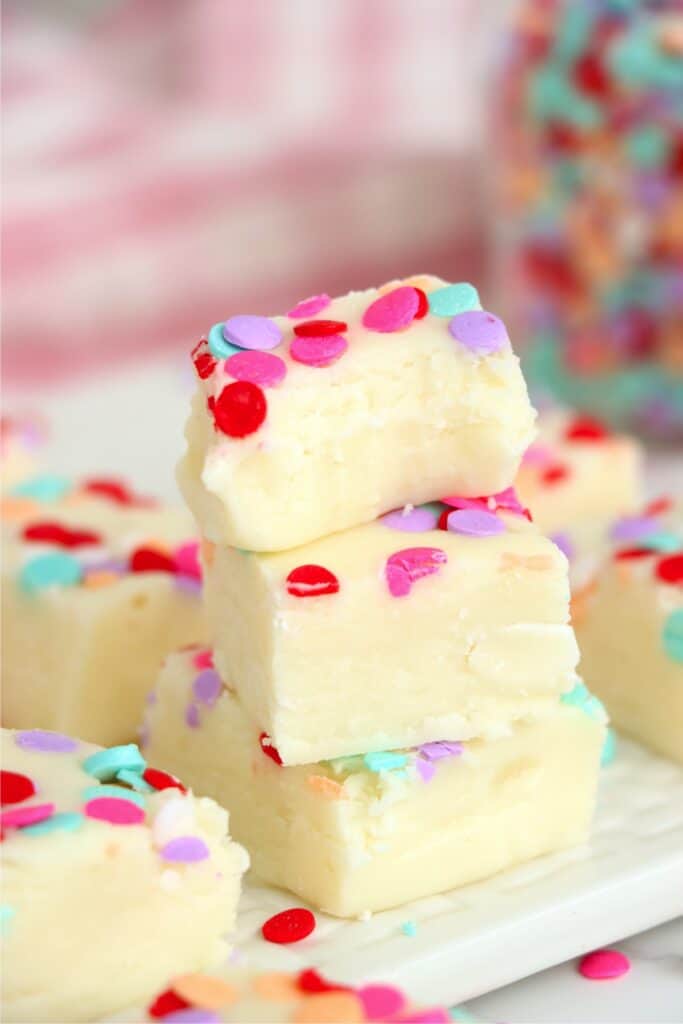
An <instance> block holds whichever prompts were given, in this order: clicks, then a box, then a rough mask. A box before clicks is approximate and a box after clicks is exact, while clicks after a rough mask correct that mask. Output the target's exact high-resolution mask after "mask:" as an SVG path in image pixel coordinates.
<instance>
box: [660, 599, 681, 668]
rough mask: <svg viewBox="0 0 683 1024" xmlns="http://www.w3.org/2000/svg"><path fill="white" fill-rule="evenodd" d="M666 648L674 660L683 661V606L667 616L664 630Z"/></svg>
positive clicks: (663, 639) (663, 638)
mask: <svg viewBox="0 0 683 1024" xmlns="http://www.w3.org/2000/svg"><path fill="white" fill-rule="evenodd" d="M662 643H663V645H664V650H665V651H666V653H667V654H668V656H669V657H670V658H672V659H673V660H674V661H679V662H683V608H676V609H675V610H674V611H672V612H671V614H670V615H668V616H667V619H666V621H665V623H664V629H663V630H662Z"/></svg>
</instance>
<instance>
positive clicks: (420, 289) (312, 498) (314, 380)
mask: <svg viewBox="0 0 683 1024" xmlns="http://www.w3.org/2000/svg"><path fill="white" fill-rule="evenodd" d="M330 332H333V333H330ZM194 360H195V366H196V368H197V372H198V376H199V387H198V393H197V395H196V398H195V401H194V405H193V409H192V413H191V416H190V419H189V422H188V426H187V434H186V436H187V453H186V455H185V458H184V459H183V461H182V463H181V465H180V467H179V482H180V486H181V489H182V491H183V493H184V495H185V498H186V500H187V503H188V505H189V506H190V509H191V510H192V512H193V514H194V516H195V518H196V520H197V522H198V523H199V526H200V528H201V531H202V533H203V534H204V535H205V536H206V537H207V538H208V539H209V540H212V541H214V542H219V543H227V544H231V545H234V546H235V547H241V548H246V549H250V550H256V551H280V550H284V549H286V548H291V547H294V546H295V545H299V544H304V543H306V542H308V541H311V540H315V539H316V538H318V537H323V536H326V535H328V534H330V533H334V532H335V531H337V530H343V529H346V528H348V527H351V526H356V525H358V524H360V523H364V522H370V521H372V520H373V519H375V518H376V517H377V516H378V515H380V514H381V513H383V512H386V511H388V510H390V509H392V508H396V507H398V506H401V505H404V504H405V503H407V502H413V503H419V502H424V501H428V500H431V499H433V498H434V497H435V496H436V495H439V494H449V493H458V494H464V495H472V496H478V495H481V494H491V493H494V492H495V491H499V490H501V489H502V488H504V487H506V486H508V485H509V484H510V482H511V481H512V480H513V478H514V475H515V472H516V471H517V468H518V465H519V461H520V458H521V456H522V453H523V452H524V451H525V449H526V448H527V447H528V445H529V444H530V443H531V441H532V440H533V436H534V429H533V423H534V415H535V414H534V412H533V410H532V408H531V406H530V404H529V399H528V396H527V391H526V386H525V384H524V379H523V377H522V374H521V371H520V368H519V362H518V360H517V357H516V356H515V355H514V353H513V351H512V348H511V346H510V342H509V339H508V337H507V334H506V331H505V328H504V326H503V324H502V323H501V322H500V321H499V320H498V318H497V317H495V316H493V315H492V314H490V313H486V312H484V311H482V310H481V307H480V305H479V300H478V297H477V293H476V291H475V289H474V288H472V286H471V285H466V284H458V285H450V286H446V285H445V284H444V282H443V281H441V280H440V279H439V278H436V277H429V276H424V277H415V278H410V279H408V280H406V281H394V282H392V283H390V284H388V285H385V286H384V287H383V288H381V289H370V290H369V291H365V292H352V293H351V294H350V295H347V296H344V297H342V298H338V299H334V300H330V299H329V297H327V296H318V297H317V298H316V299H315V300H310V301H309V302H307V303H303V304H300V305H299V307H297V308H296V309H295V310H292V311H290V313H289V314H288V316H284V317H283V316H279V317H273V318H266V317H252V316H235V317H231V318H230V319H229V320H226V321H225V322H224V323H219V324H216V325H215V326H214V327H213V328H212V330H211V331H210V332H209V335H208V342H206V341H205V342H202V343H200V345H199V346H198V347H197V349H195V351H194Z"/></svg>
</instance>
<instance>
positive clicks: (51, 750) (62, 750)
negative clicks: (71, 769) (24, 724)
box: [14, 729, 78, 754]
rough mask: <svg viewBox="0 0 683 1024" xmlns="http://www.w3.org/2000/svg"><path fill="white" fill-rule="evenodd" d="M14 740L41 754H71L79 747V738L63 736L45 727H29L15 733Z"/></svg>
mask: <svg viewBox="0 0 683 1024" xmlns="http://www.w3.org/2000/svg"><path fill="white" fill-rule="evenodd" d="M14 742H15V743H16V744H17V746H18V747H21V749H22V750H33V751H37V752H39V753H41V754H71V753H73V751H74V750H77V749H78V740H74V739H72V738H71V737H70V736H63V735H62V734H61V733H59V732H47V730H45V729H27V730H25V731H24V732H18V733H16V734H15V737H14Z"/></svg>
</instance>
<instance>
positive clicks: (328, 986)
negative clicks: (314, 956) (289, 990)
mask: <svg viewBox="0 0 683 1024" xmlns="http://www.w3.org/2000/svg"><path fill="white" fill-rule="evenodd" d="M296 983H297V987H298V988H299V990H300V991H301V992H348V991H349V987H348V985H335V983H334V982H333V981H328V980H327V978H323V976H322V974H318V972H317V971H316V969H315V967H309V968H308V970H305V971H302V972H301V974H300V975H299V976H298V978H297V979H296Z"/></svg>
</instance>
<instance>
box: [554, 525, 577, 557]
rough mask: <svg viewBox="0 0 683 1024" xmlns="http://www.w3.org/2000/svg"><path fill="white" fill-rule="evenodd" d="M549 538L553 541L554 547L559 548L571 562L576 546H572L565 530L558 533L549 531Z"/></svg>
mask: <svg viewBox="0 0 683 1024" xmlns="http://www.w3.org/2000/svg"><path fill="white" fill-rule="evenodd" d="M550 540H551V541H552V542H553V544H554V545H555V547H558V548H559V549H560V551H561V552H562V554H563V555H564V556H565V558H566V559H567V561H569V562H571V560H572V559H573V558H574V555H575V554H576V548H575V547H574V542H573V540H572V539H571V537H570V536H569V534H568V533H567V532H566V530H560V531H559V532H558V533H551V534H550Z"/></svg>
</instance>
